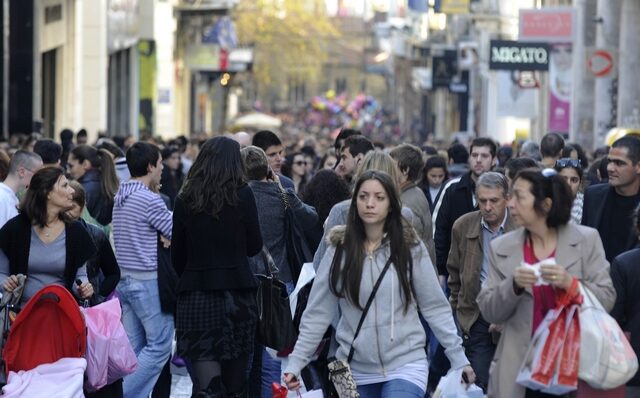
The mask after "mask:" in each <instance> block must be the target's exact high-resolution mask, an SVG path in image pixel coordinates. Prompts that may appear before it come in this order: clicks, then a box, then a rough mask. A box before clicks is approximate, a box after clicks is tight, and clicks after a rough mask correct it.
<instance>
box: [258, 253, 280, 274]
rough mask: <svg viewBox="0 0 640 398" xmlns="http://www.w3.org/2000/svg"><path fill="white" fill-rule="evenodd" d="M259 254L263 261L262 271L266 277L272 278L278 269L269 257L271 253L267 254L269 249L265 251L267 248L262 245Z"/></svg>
mask: <svg viewBox="0 0 640 398" xmlns="http://www.w3.org/2000/svg"><path fill="white" fill-rule="evenodd" d="M260 253H261V254H262V258H263V259H264V270H265V273H266V275H267V276H269V277H273V276H274V275H276V274H277V273H278V272H279V271H280V270H279V269H278V266H277V265H276V262H275V261H273V257H271V253H269V249H267V246H265V245H262V250H261V252H260Z"/></svg>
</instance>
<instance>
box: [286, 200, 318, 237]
mask: <svg viewBox="0 0 640 398" xmlns="http://www.w3.org/2000/svg"><path fill="white" fill-rule="evenodd" d="M287 195H288V196H289V205H290V206H291V209H292V210H293V214H295V216H296V220H297V221H298V222H299V224H298V225H300V226H301V227H302V229H303V230H304V231H308V230H310V229H312V228H313V227H314V226H315V225H316V223H317V222H318V213H316V209H315V208H313V207H312V206H309V205H308V204H306V203H303V202H302V201H301V200H300V198H298V196H297V195H296V194H295V193H293V192H292V191H287Z"/></svg>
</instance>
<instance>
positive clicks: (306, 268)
mask: <svg viewBox="0 0 640 398" xmlns="http://www.w3.org/2000/svg"><path fill="white" fill-rule="evenodd" d="M315 277H316V270H315V269H314V268H313V263H304V264H302V269H301V270H300V276H298V282H296V288H295V289H293V292H291V294H290V295H289V306H290V307H291V316H294V315H295V313H296V306H297V305H298V293H299V292H300V289H302V288H303V287H305V286H306V285H307V283H309V282H311V281H312V280H313V279H314V278H315Z"/></svg>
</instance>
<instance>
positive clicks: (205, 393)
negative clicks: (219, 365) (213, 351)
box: [192, 376, 224, 398]
mask: <svg viewBox="0 0 640 398" xmlns="http://www.w3.org/2000/svg"><path fill="white" fill-rule="evenodd" d="M223 397H224V392H223V391H222V378H221V377H220V376H218V377H214V378H213V379H211V381H210V382H209V386H208V387H207V388H206V389H205V390H200V391H198V392H196V393H195V395H193V397H192V398H223Z"/></svg>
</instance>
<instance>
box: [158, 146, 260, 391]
mask: <svg viewBox="0 0 640 398" xmlns="http://www.w3.org/2000/svg"><path fill="white" fill-rule="evenodd" d="M261 248H262V236H261V234H260V225H259V221H258V211H257V209H256V202H255V198H254V196H253V193H252V191H251V188H249V186H248V185H247V184H246V183H245V182H244V178H243V173H242V162H241V160H240V146H239V145H238V143H237V142H236V141H234V140H232V139H230V138H227V137H215V138H211V139H209V140H208V141H207V142H205V143H204V145H203V146H202V149H201V152H200V154H199V155H198V157H197V158H196V160H195V162H194V163H193V165H192V166H191V168H190V169H189V174H188V175H187V179H186V181H185V183H184V187H183V189H182V191H181V192H180V194H179V195H178V196H177V197H176V201H175V207H174V213H173V232H172V241H171V261H172V263H173V266H174V268H175V269H176V272H177V273H178V275H179V276H180V281H179V284H178V304H177V311H176V335H177V339H178V354H179V355H180V356H181V357H183V358H185V359H187V360H189V361H190V363H191V365H192V369H193V372H192V378H193V381H194V384H195V386H196V391H198V392H197V395H195V396H197V397H209V396H212V397H218V396H223V395H222V394H223V391H225V393H226V395H224V396H225V397H244V396H246V384H247V383H246V379H247V377H246V376H247V373H246V369H247V365H248V362H249V359H250V354H251V351H252V350H253V346H254V335H255V330H256V323H257V318H258V311H257V305H256V297H255V294H256V288H257V284H256V281H255V279H254V276H253V273H252V271H251V268H250V266H249V262H248V258H247V257H248V256H254V255H256V254H257V253H258V252H259V251H260V249H261Z"/></svg>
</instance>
